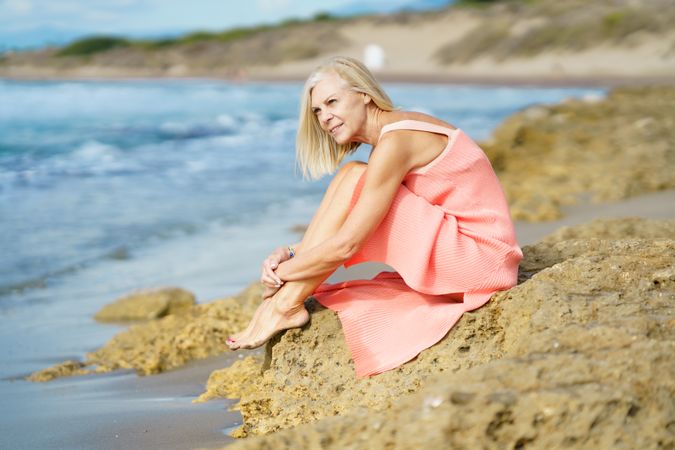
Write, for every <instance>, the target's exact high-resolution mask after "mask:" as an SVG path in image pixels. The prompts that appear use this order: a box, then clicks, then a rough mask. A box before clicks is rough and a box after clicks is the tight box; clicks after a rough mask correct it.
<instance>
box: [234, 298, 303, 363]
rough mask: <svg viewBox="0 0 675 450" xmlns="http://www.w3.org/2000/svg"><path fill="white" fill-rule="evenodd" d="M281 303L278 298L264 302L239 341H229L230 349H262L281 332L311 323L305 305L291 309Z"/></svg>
mask: <svg viewBox="0 0 675 450" xmlns="http://www.w3.org/2000/svg"><path fill="white" fill-rule="evenodd" d="M281 303H282V302H281V299H278V298H271V299H269V300H267V301H264V302H262V303H261V304H260V306H259V307H258V310H257V311H256V312H255V314H254V315H253V319H252V320H251V323H250V324H249V326H248V327H247V328H246V330H244V332H242V333H241V334H240V336H239V337H238V339H237V338H235V340H234V341H231V340H228V342H227V345H228V347H230V349H232V350H236V349H239V348H256V347H260V346H261V345H263V344H264V343H265V342H267V341H268V340H270V338H271V337H272V336H274V335H275V334H277V333H278V332H279V331H282V330H286V329H288V328H296V327H301V326H303V325H304V324H306V323H307V322H308V321H309V313H308V312H307V310H306V309H305V306H304V304H300V305H299V306H295V307H292V308H290V309H289V308H285V307H283V306H282V305H281Z"/></svg>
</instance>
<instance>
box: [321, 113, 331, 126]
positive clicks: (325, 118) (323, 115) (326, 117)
mask: <svg viewBox="0 0 675 450" xmlns="http://www.w3.org/2000/svg"><path fill="white" fill-rule="evenodd" d="M332 118H333V114H332V113H330V112H322V113H321V121H322V122H323V123H328V121H329V120H330V119H332Z"/></svg>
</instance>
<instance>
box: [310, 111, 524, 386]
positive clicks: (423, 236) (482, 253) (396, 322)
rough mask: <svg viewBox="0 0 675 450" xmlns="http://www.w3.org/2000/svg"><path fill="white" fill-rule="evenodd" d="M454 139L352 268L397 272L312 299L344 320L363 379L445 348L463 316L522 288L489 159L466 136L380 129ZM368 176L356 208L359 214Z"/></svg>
mask: <svg viewBox="0 0 675 450" xmlns="http://www.w3.org/2000/svg"><path fill="white" fill-rule="evenodd" d="M392 130H419V131H427V132H431V133H439V134H444V135H447V136H448V144H447V145H446V147H445V149H443V151H442V152H441V154H440V155H439V156H438V157H437V158H435V159H434V160H433V161H431V162H430V163H429V164H427V165H425V166H424V167H421V168H417V169H414V170H412V171H410V172H409V173H408V174H407V175H406V176H405V178H404V179H403V182H402V184H401V187H400V188H399V190H398V192H397V193H396V195H395V197H394V200H393V202H392V205H391V207H390V209H389V211H388V212H387V214H386V216H385V217H384V219H383V220H382V222H381V223H380V224H379V225H378V227H377V229H376V230H375V231H374V232H373V233H372V234H371V236H370V237H369V238H368V239H367V241H366V242H364V243H363V245H362V246H361V248H360V249H359V250H358V252H357V253H356V254H355V255H354V256H353V257H352V258H351V259H349V260H348V261H347V262H345V264H344V265H345V267H349V266H352V265H354V264H358V263H362V262H366V261H374V262H381V263H384V264H387V265H389V266H391V267H392V268H394V269H395V272H381V273H380V274H378V275H377V276H375V277H374V278H373V279H371V280H351V281H345V282H341V283H334V284H328V283H324V284H322V285H321V286H319V287H318V288H317V289H316V291H315V293H314V297H315V298H316V299H317V300H318V301H319V302H320V303H321V304H322V305H324V306H325V307H327V308H330V309H332V310H334V311H336V312H337V313H338V316H339V318H340V322H341V323H342V329H343V332H344V335H345V341H346V343H347V346H348V347H349V350H350V352H351V355H352V359H353V361H354V366H355V369H356V375H357V376H358V377H365V376H370V375H374V374H377V373H381V372H384V371H386V370H390V369H393V368H395V367H398V366H400V365H401V364H403V363H405V362H407V361H409V360H411V359H413V358H414V357H415V356H417V355H418V354H419V353H420V352H421V351H423V350H424V349H426V348H428V347H430V346H432V345H434V344H435V343H437V342H438V341H439V340H441V339H442V338H443V337H444V336H445V335H446V334H447V333H448V331H449V330H450V329H451V328H452V326H453V325H454V324H455V323H456V322H457V321H458V320H459V318H460V317H461V316H462V314H463V313H464V312H466V311H471V310H473V309H476V308H478V307H480V306H482V305H484V304H485V303H486V302H487V301H488V300H489V299H490V297H491V296H492V295H493V294H494V293H495V292H496V291H499V290H503V289H508V288H510V287H513V286H515V284H516V281H517V276H518V263H519V262H520V260H521V259H522V256H523V254H522V252H521V250H520V247H519V246H518V243H517V242H516V238H515V232H514V228H513V223H512V221H511V217H510V214H509V209H508V205H507V203H506V198H505V196H504V192H503V190H502V188H501V185H500V184H499V181H498V180H497V176H496V175H495V173H494V170H493V169H492V166H491V165H490V162H489V160H488V159H487V157H486V156H485V153H484V152H483V150H482V149H481V148H480V147H479V146H478V145H477V144H476V143H475V142H474V141H473V140H472V139H471V138H470V137H469V136H468V135H467V134H466V133H464V132H463V131H462V130H461V129H459V128H455V129H452V128H447V127H443V126H439V125H435V124H432V123H429V122H424V121H418V120H402V121H399V122H394V123H390V124H388V125H386V126H384V127H383V128H382V132H381V134H380V137H381V136H382V134H384V133H386V132H388V131H392ZM366 175H367V170H366V171H365V172H364V174H363V175H362V176H361V179H360V180H359V182H358V184H357V186H356V189H355V190H354V194H353V197H352V200H351V204H350V211H351V209H352V208H353V207H354V205H355V204H356V202H357V200H358V198H359V195H360V193H361V189H362V188H363V183H364V180H365V176H366Z"/></svg>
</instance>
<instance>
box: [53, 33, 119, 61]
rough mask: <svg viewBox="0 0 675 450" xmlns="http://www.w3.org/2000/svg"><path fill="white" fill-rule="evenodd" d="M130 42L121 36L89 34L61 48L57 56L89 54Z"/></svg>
mask: <svg viewBox="0 0 675 450" xmlns="http://www.w3.org/2000/svg"><path fill="white" fill-rule="evenodd" d="M129 45H131V43H130V42H129V41H128V40H126V39H122V38H117V37H112V36H90V37H86V38H83V39H78V40H77V41H75V42H73V43H71V44H70V45H67V46H66V47H64V48H62V49H61V50H60V51H59V52H58V53H57V55H58V56H89V55H92V54H94V53H99V52H104V51H106V50H110V49H113V48H118V47H128V46H129Z"/></svg>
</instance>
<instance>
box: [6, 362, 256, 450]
mask: <svg viewBox="0 0 675 450" xmlns="http://www.w3.org/2000/svg"><path fill="white" fill-rule="evenodd" d="M248 354H251V351H249V352H248V353H243V352H240V353H238V354H232V353H226V354H223V355H220V356H216V357H212V358H207V359H203V360H200V361H193V362H192V363H189V364H187V365H186V366H184V367H182V368H180V369H179V370H174V371H169V372H165V373H162V374H159V375H154V376H148V377H139V376H137V375H136V374H135V373H134V372H132V371H118V372H113V373H110V374H102V375H86V376H80V377H70V378H60V379H57V380H54V381H51V382H49V383H30V382H27V381H24V380H2V381H0V396H1V397H2V399H3V410H4V413H3V414H2V420H0V436H1V437H0V448H8V449H9V448H11V449H17V450H18V449H36V448H40V449H120V448H142V449H187V448H193V447H205V448H209V447H222V446H223V445H225V444H227V443H228V442H230V441H232V440H233V439H232V438H230V437H229V436H227V433H228V432H229V430H228V429H227V427H231V426H237V425H239V424H240V422H239V421H240V420H241V416H240V415H239V413H236V412H229V411H228V408H229V407H230V406H231V404H232V403H233V402H232V401H230V400H213V401H210V402H207V403H193V402H192V401H193V400H194V399H195V398H196V397H198V396H199V394H201V393H202V392H203V390H204V385H205V383H206V380H207V378H208V376H209V374H210V373H211V372H212V371H214V370H216V369H219V368H222V367H225V366H228V365H230V364H232V363H233V362H234V361H235V360H236V359H237V358H243V357H245V356H246V355H248Z"/></svg>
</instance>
